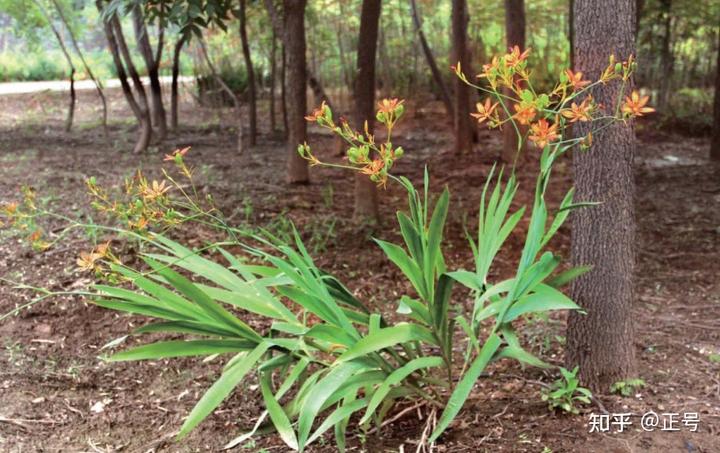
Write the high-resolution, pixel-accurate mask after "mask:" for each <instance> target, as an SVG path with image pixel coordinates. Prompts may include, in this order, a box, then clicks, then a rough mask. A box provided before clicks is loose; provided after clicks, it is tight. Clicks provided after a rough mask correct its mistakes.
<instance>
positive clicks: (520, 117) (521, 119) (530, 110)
mask: <svg viewBox="0 0 720 453" xmlns="http://www.w3.org/2000/svg"><path fill="white" fill-rule="evenodd" d="M513 108H514V109H515V112H517V113H515V115H513V118H515V119H516V120H517V121H518V123H520V124H530V122H531V121H532V120H534V119H535V115H536V114H537V110H535V107H533V106H532V105H523V104H515V105H514V106H513Z"/></svg>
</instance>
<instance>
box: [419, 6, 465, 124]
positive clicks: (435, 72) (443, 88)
mask: <svg viewBox="0 0 720 453" xmlns="http://www.w3.org/2000/svg"><path fill="white" fill-rule="evenodd" d="M410 8H411V9H412V19H413V24H414V25H415V30H416V31H417V34H418V39H419V40H420V45H421V46H422V50H423V54H424V55H425V60H426V61H427V64H428V66H430V72H431V73H432V76H433V80H434V81H435V85H437V87H438V90H439V91H440V99H441V100H442V102H443V105H444V106H445V113H447V116H448V118H452V117H453V116H454V114H455V111H454V109H453V105H452V100H451V99H450V92H449V91H448V88H447V85H446V84H445V80H443V76H442V73H441V72H440V69H438V66H437V63H436V62H435V56H434V55H433V53H432V49H430V45H429V44H428V42H427V39H425V33H423V31H422V22H421V21H420V13H419V12H418V9H417V4H416V2H415V0H410Z"/></svg>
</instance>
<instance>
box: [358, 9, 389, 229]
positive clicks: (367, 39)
mask: <svg viewBox="0 0 720 453" xmlns="http://www.w3.org/2000/svg"><path fill="white" fill-rule="evenodd" d="M381 6H382V0H363V3H362V11H361V13H360V35H359V37H358V50H357V72H356V73H355V80H354V82H353V83H354V89H353V98H354V101H355V115H354V116H355V121H354V122H355V127H356V128H357V129H358V130H363V127H364V126H363V125H364V124H365V122H366V121H367V124H368V130H369V131H370V133H372V132H373V129H374V124H375V115H374V113H375V112H374V110H375V55H376V54H377V42H378V29H379V25H380V10H381ZM355 218H357V219H361V220H370V221H372V222H377V221H378V220H379V219H380V215H379V212H378V194H377V187H376V186H375V184H374V183H373V182H372V181H370V178H368V177H367V175H362V174H357V175H355Z"/></svg>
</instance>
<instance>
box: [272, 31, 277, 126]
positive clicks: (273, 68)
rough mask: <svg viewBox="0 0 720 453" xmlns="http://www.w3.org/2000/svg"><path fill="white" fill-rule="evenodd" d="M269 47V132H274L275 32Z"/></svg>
mask: <svg viewBox="0 0 720 453" xmlns="http://www.w3.org/2000/svg"><path fill="white" fill-rule="evenodd" d="M271 41H272V43H271V47H270V131H271V132H273V133H274V132H275V129H276V128H277V124H276V123H275V85H277V61H276V60H277V58H276V57H277V38H276V37H275V32H274V31H273V34H272V40H271Z"/></svg>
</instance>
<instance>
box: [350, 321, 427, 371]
mask: <svg viewBox="0 0 720 453" xmlns="http://www.w3.org/2000/svg"><path fill="white" fill-rule="evenodd" d="M408 341H424V342H426V343H430V344H434V345H437V340H436V339H435V338H434V337H433V335H432V333H431V332H430V331H429V330H428V329H427V328H425V327H422V326H420V325H418V324H411V323H399V324H397V325H395V326H393V327H387V328H384V329H378V330H377V331H376V332H375V333H374V334H372V335H368V336H366V337H363V338H362V339H360V341H358V342H357V343H355V345H354V346H352V347H351V348H350V349H348V350H347V351H345V352H344V353H343V354H342V355H341V356H340V357H338V358H337V362H347V361H349V360H352V359H355V358H358V357H362V356H365V355H367V354H370V353H371V352H377V351H380V350H381V349H385V348H389V347H392V346H395V345H396V344H399V343H406V342H408Z"/></svg>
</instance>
